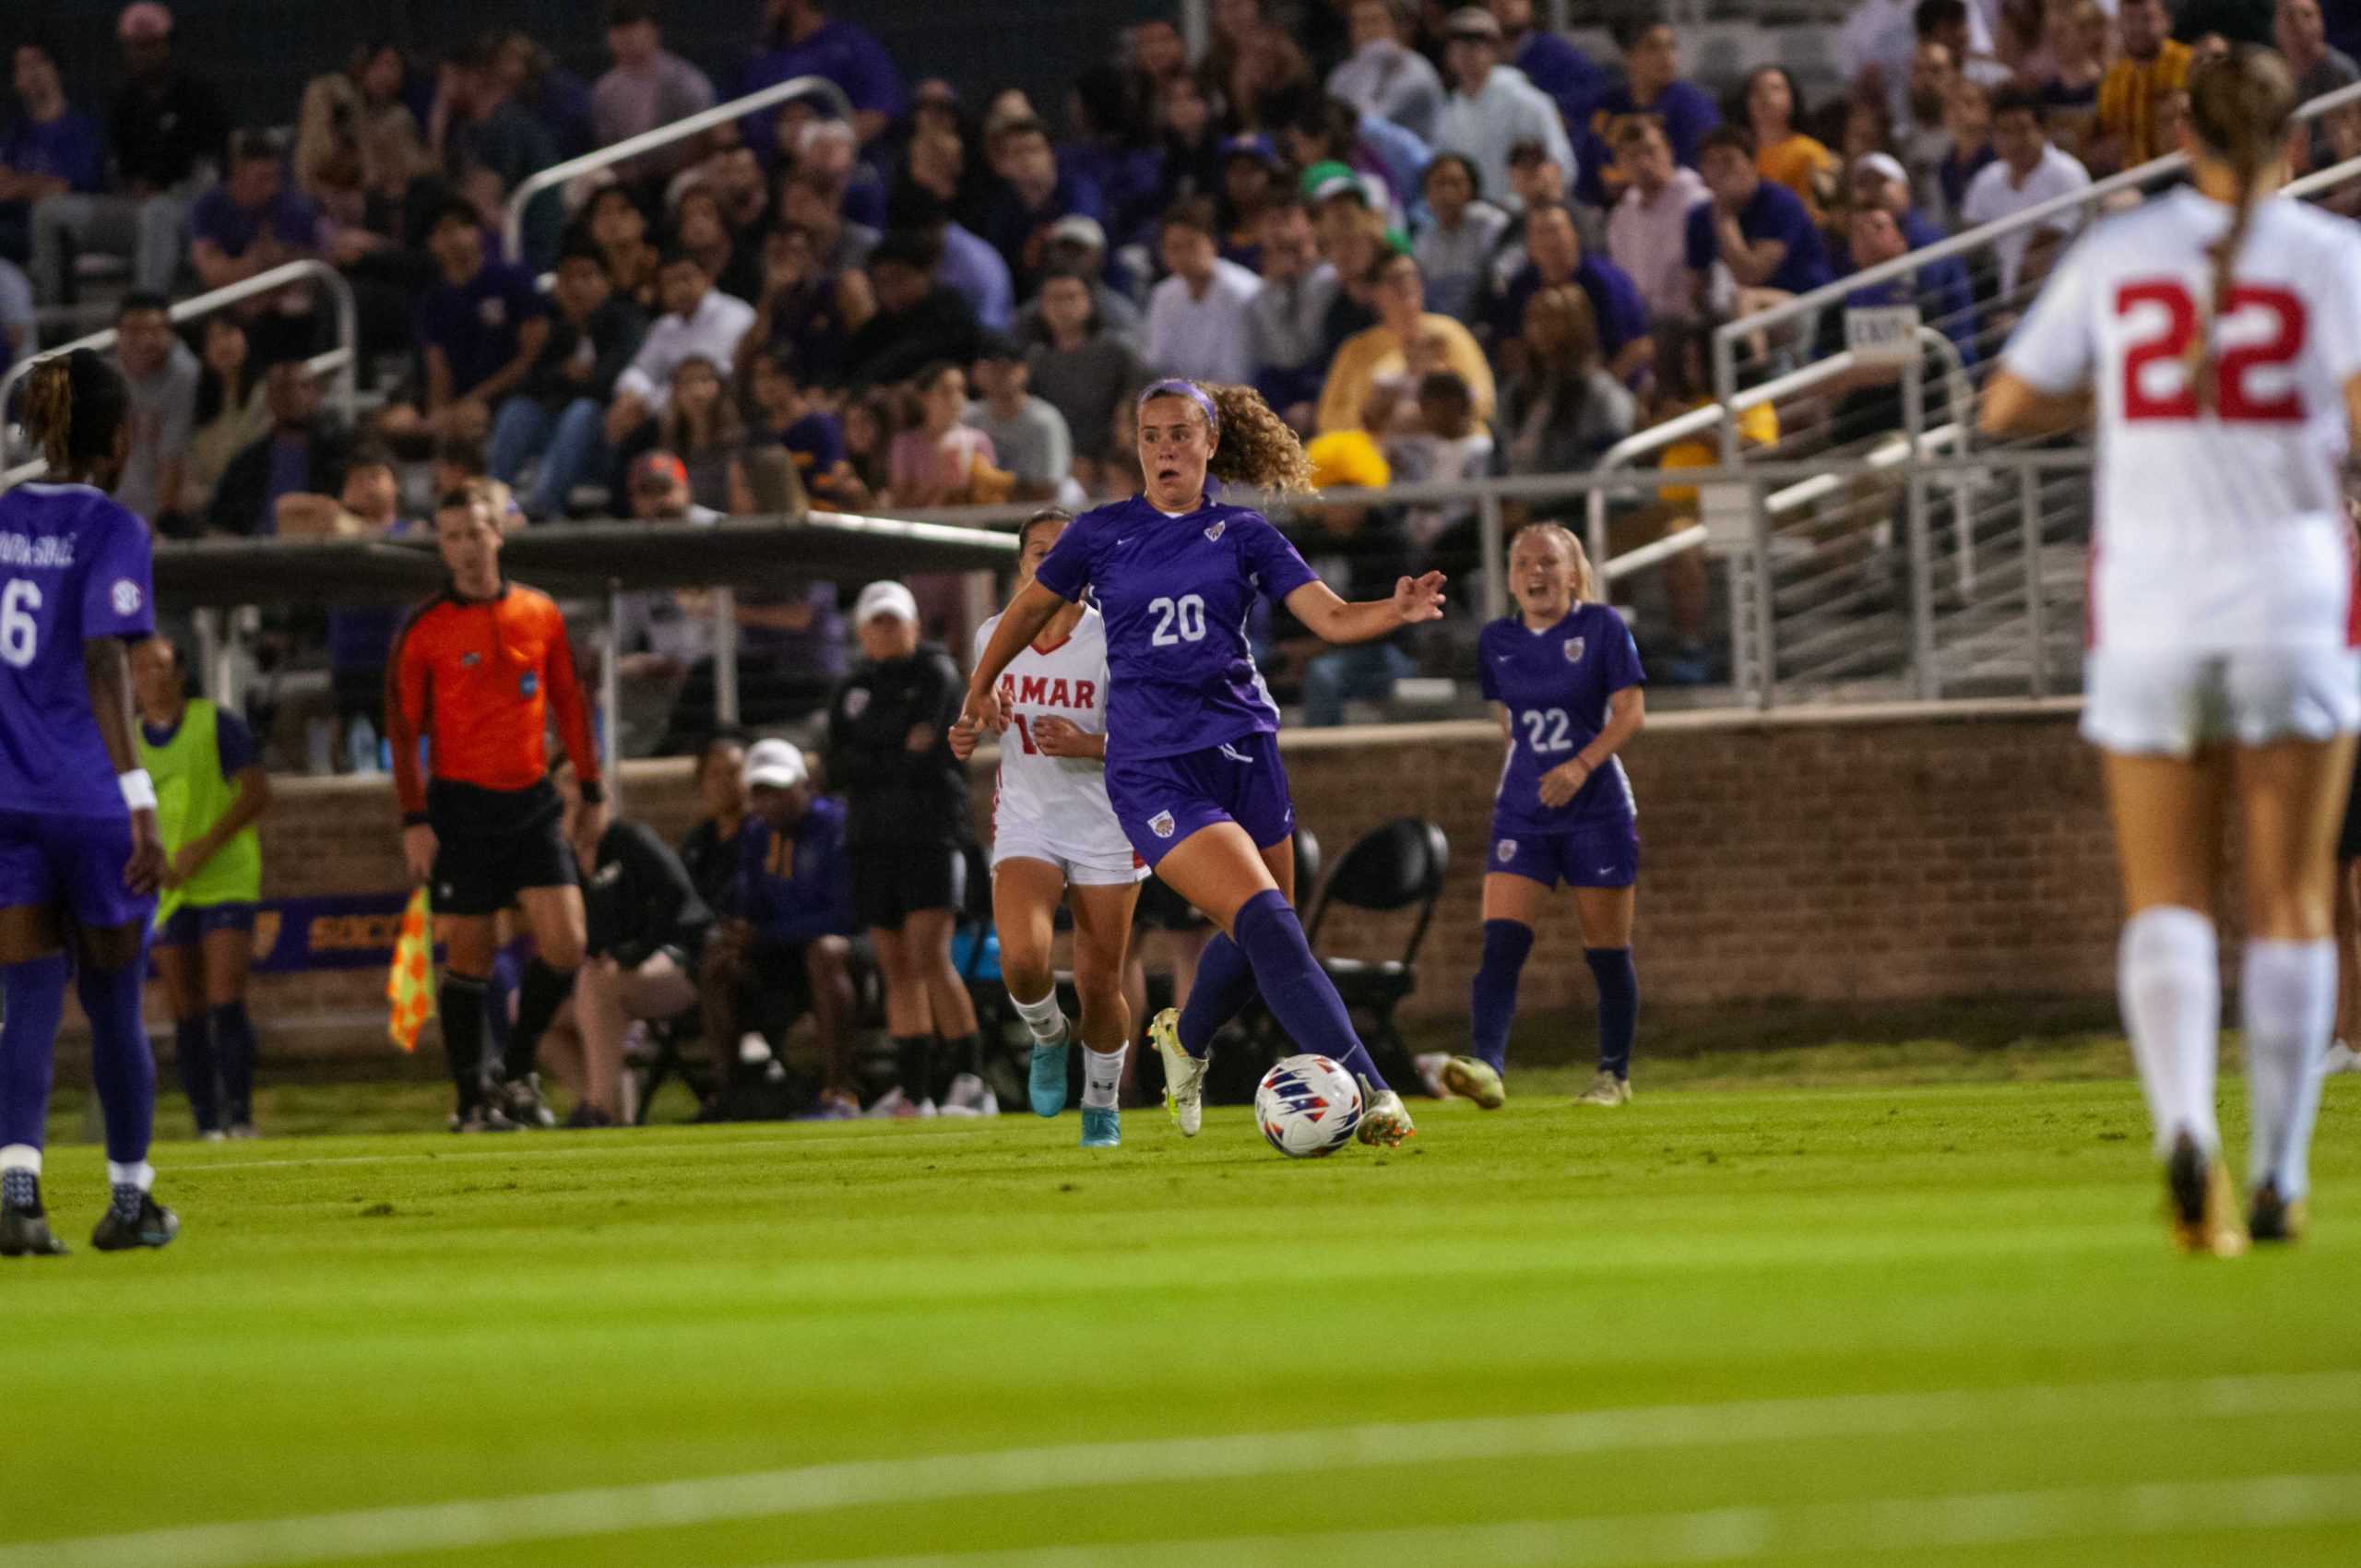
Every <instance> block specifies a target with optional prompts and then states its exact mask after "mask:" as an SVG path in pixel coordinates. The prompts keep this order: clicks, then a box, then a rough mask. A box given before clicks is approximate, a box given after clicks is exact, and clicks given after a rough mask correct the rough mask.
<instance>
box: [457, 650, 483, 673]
mask: <svg viewBox="0 0 2361 1568" xmlns="http://www.w3.org/2000/svg"><path fill="white" fill-rule="evenodd" d="M482 662H483V655H482V654H480V653H473V652H469V653H463V654H461V655H459V668H460V669H462V670H472V669H474V668H475V667H476V666H477V665H479V664H481V663H482Z"/></svg>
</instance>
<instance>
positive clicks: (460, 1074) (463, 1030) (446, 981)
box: [436, 971, 483, 1116]
mask: <svg viewBox="0 0 2361 1568" xmlns="http://www.w3.org/2000/svg"><path fill="white" fill-rule="evenodd" d="M436 1000H437V1002H438V1003H439V1004H440V1005H441V1007H442V1009H443V1053H444V1055H445V1057H446V1058H448V1059H449V1061H450V1064H451V1085H452V1087H454V1088H456V1089H457V1090H458V1091H459V1114H461V1115H462V1116H464V1115H466V1114H467V1113H468V1112H469V1111H473V1110H474V1109H475V1108H476V1107H477V1106H479V1105H481V1104H482V1103H483V981H482V980H478V979H476V978H475V977H474V976H472V975H455V974H451V973H448V972H447V971H446V972H445V974H444V976H443V986H442V990H441V992H440V993H439V994H438V996H437V998H436Z"/></svg>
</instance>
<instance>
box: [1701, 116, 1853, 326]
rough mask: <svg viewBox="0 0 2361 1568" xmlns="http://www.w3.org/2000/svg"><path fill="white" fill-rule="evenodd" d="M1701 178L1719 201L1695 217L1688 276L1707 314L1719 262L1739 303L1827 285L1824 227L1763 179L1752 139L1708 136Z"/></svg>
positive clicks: (1721, 129)
mask: <svg viewBox="0 0 2361 1568" xmlns="http://www.w3.org/2000/svg"><path fill="white" fill-rule="evenodd" d="M1698 172H1700V173H1701V174H1703V176H1704V179H1705V189H1706V190H1707V191H1709V192H1710V193H1712V195H1713V198H1714V199H1713V200H1711V201H1709V202H1706V203H1704V204H1703V205H1701V206H1699V207H1696V208H1692V209H1691V211H1690V214H1689V240H1688V249H1689V269H1690V271H1691V273H1692V274H1694V275H1695V278H1696V285H1697V297H1698V304H1699V310H1700V312H1701V314H1702V312H1703V307H1704V304H1705V303H1706V299H1707V291H1708V289H1709V288H1710V287H1711V283H1712V279H1713V273H1714V265H1715V264H1716V263H1719V264H1721V265H1723V266H1725V267H1728V268H1729V271H1730V276H1731V277H1732V278H1733V279H1736V280H1737V283H1738V290H1739V293H1740V296H1741V303H1743V297H1744V295H1745V294H1747V293H1748V292H1750V291H1760V290H1766V289H1767V290H1774V291H1779V292H1783V293H1788V294H1801V293H1805V292H1808V291H1810V290H1813V289H1817V288H1819V287H1820V286H1821V284H1823V283H1826V282H1828V281H1829V279H1831V277H1832V276H1833V274H1832V273H1831V272H1830V270H1829V267H1828V251H1827V247H1826V246H1825V245H1823V244H1821V237H1820V227H1819V225H1818V224H1815V223H1814V222H1813V221H1812V220H1811V213H1810V211H1809V209H1808V208H1805V206H1804V203H1803V198H1802V197H1801V196H1797V195H1796V193H1795V192H1793V191H1791V190H1789V189H1787V187H1786V186H1785V185H1780V184H1773V183H1772V182H1771V181H1769V180H1766V179H1764V178H1763V177H1762V174H1761V173H1760V172H1757V170H1756V169H1755V166H1754V138H1753V137H1750V136H1749V135H1747V133H1746V132H1745V131H1743V130H1741V129H1739V128H1738V126H1736V125H1721V126H1717V127H1715V128H1714V130H1711V131H1709V132H1707V133H1706V135H1705V140H1704V145H1703V153H1702V156H1701V158H1700V160H1699V169H1698ZM1740 314H1741V315H1743V314H1745V313H1744V310H1743V309H1742V308H1741V311H1740Z"/></svg>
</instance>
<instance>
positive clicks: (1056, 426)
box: [960, 332, 1079, 501]
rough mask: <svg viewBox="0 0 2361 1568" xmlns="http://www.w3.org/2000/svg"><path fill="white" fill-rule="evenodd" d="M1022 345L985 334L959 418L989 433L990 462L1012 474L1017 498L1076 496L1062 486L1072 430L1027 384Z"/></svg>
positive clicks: (1069, 477)
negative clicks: (971, 393) (973, 396)
mask: <svg viewBox="0 0 2361 1568" xmlns="http://www.w3.org/2000/svg"><path fill="white" fill-rule="evenodd" d="M1030 382H1031V374H1030V372H1029V371H1028V370H1027V369H1026V362H1025V350H1024V349H1023V348H1021V347H1019V346H1018V344H1017V342H1016V340H1015V339H1013V338H1009V337H1005V336H1003V335H1002V334H1000V333H997V332H994V333H987V334H986V335H985V337H984V341H983V346H982V347H981V348H979V349H978V350H976V368H975V383H976V390H978V391H979V392H981V393H982V394H983V396H982V397H981V398H978V399H977V400H976V401H974V402H972V403H969V404H968V405H967V412H966V413H965V414H963V415H962V416H960V422H961V423H962V424H966V425H968V426H970V427H972V428H974V429H977V430H980V431H982V432H983V433H984V434H986V435H989V436H991V442H992V459H993V462H994V463H995V465H996V466H998V467H1000V468H1003V469H1007V470H1008V471H1009V472H1010V473H1013V474H1014V475H1015V476H1016V499H1018V500H1019V501H1055V500H1061V499H1064V500H1076V499H1079V495H1078V494H1077V495H1074V496H1069V495H1067V494H1066V493H1065V492H1066V487H1067V486H1068V484H1069V483H1071V481H1073V478H1074V434H1073V432H1071V431H1069V430H1068V429H1067V428H1066V417H1065V415H1063V414H1062V413H1060V412H1058V410H1057V408H1056V406H1055V405H1054V404H1052V403H1050V402H1049V401H1047V400H1046V399H1043V398H1036V397H1034V396H1033V395H1032V393H1031V391H1030V390H1029V389H1028V388H1029V386H1030Z"/></svg>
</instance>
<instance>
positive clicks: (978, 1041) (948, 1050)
mask: <svg viewBox="0 0 2361 1568" xmlns="http://www.w3.org/2000/svg"><path fill="white" fill-rule="evenodd" d="M935 1046H936V1049H935V1057H934V1087H933V1088H932V1090H931V1093H932V1094H933V1096H934V1103H935V1104H937V1105H941V1104H942V1103H943V1101H944V1100H946V1099H949V1098H950V1097H951V1081H952V1080H953V1079H954V1078H956V1077H957V1076H958V1075H960V1074H962V1073H979V1074H980V1073H981V1072H982V1071H983V1066H984V1039H983V1037H982V1036H981V1035H961V1036H960V1037H959V1038H958V1039H937V1041H936V1042H935Z"/></svg>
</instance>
